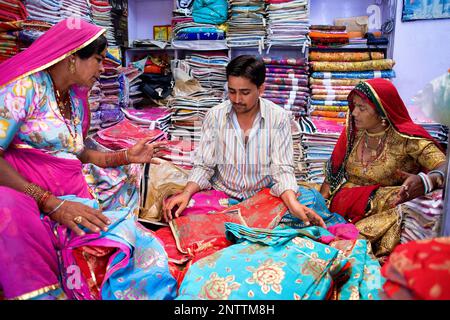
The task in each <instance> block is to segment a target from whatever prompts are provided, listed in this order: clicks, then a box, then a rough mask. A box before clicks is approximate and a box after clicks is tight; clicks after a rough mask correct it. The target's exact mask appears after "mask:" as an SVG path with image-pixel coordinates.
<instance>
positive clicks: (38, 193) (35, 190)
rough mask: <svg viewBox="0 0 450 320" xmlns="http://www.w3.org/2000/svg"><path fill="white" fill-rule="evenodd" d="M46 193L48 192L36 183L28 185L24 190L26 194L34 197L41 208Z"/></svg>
mask: <svg viewBox="0 0 450 320" xmlns="http://www.w3.org/2000/svg"><path fill="white" fill-rule="evenodd" d="M45 192H46V191H44V190H43V189H42V188H41V187H39V186H38V185H36V184H34V183H28V184H27V185H26V186H25V190H24V193H25V194H27V195H29V196H30V197H32V198H33V199H34V200H35V201H36V202H37V204H38V206H40V204H41V201H42V198H43V197H44V195H45Z"/></svg>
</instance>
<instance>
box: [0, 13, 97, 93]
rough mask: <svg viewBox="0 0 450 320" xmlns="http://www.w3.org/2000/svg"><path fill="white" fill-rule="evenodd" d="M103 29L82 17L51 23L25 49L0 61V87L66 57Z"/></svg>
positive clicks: (95, 36) (82, 46)
mask: <svg viewBox="0 0 450 320" xmlns="http://www.w3.org/2000/svg"><path fill="white" fill-rule="evenodd" d="M103 32H105V29H103V28H100V27H98V26H96V25H93V24H90V23H88V22H86V21H84V20H82V19H78V18H68V19H64V20H62V21H61V22H59V23H57V24H55V25H54V26H53V27H51V28H50V29H49V30H48V31H47V32H45V33H44V34H43V35H42V36H41V37H39V38H38V39H37V40H36V41H35V42H34V43H33V44H32V45H31V46H30V47H29V48H28V49H26V50H24V51H22V52H21V53H19V54H17V55H15V56H14V57H12V58H10V59H8V60H6V61H5V62H3V63H2V64H0V70H1V73H0V88H1V87H3V86H5V85H7V84H9V83H11V82H13V81H15V80H18V79H20V78H23V77H26V76H28V75H30V74H33V73H35V72H38V71H42V70H44V69H47V68H48V67H50V66H52V65H54V64H56V63H58V62H59V61H61V60H63V59H65V58H67V57H68V56H70V55H71V54H73V53H74V52H76V51H78V50H80V49H82V48H84V47H86V46H87V45H89V44H90V43H92V42H93V41H94V40H95V39H97V38H98V37H99V36H100V35H101V34H103Z"/></svg>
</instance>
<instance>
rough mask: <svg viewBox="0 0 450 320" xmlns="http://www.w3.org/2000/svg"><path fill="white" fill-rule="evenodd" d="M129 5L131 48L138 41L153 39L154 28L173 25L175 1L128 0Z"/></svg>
mask: <svg viewBox="0 0 450 320" xmlns="http://www.w3.org/2000/svg"><path fill="white" fill-rule="evenodd" d="M128 3H129V5H128V8H129V12H128V37H129V43H130V46H131V45H132V44H133V40H136V39H153V26H157V25H170V24H171V20H172V10H173V5H174V2H173V0H128Z"/></svg>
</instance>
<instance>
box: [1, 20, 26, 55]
mask: <svg viewBox="0 0 450 320" xmlns="http://www.w3.org/2000/svg"><path fill="white" fill-rule="evenodd" d="M21 31H22V24H21V23H20V22H17V21H15V22H0V63H1V62H3V61H5V60H7V59H9V58H11V57H12V56H14V55H16V54H18V53H19V52H20V45H19V32H21Z"/></svg>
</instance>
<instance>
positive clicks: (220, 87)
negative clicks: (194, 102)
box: [186, 51, 229, 94]
mask: <svg viewBox="0 0 450 320" xmlns="http://www.w3.org/2000/svg"><path fill="white" fill-rule="evenodd" d="M186 62H187V63H188V65H189V67H190V68H191V70H192V75H193V76H194V77H195V78H196V79H197V80H198V81H199V82H200V85H201V86H202V87H203V88H205V89H208V90H214V91H219V92H221V93H222V94H223V92H224V91H225V83H226V82H227V77H226V71H225V68H226V66H227V64H228V62H229V58H228V54H227V53H226V52H222V51H209V52H208V51H205V52H201V53H192V54H189V55H187V56H186Z"/></svg>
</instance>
